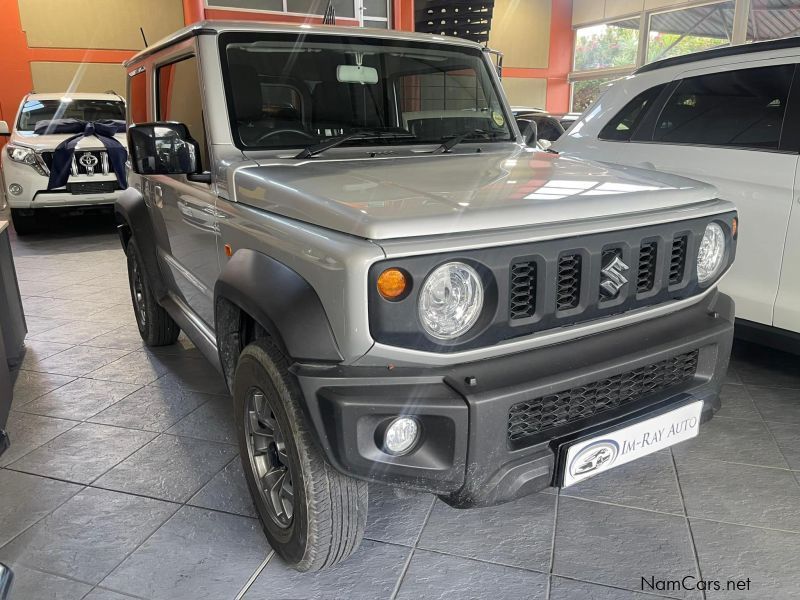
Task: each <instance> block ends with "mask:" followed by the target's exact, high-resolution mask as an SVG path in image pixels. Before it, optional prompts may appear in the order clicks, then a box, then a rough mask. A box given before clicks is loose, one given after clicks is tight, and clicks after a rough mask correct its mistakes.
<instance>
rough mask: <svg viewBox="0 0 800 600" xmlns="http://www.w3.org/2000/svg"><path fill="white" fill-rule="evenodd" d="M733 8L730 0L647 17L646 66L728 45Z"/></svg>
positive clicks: (731, 32) (732, 2) (731, 30)
mask: <svg viewBox="0 0 800 600" xmlns="http://www.w3.org/2000/svg"><path fill="white" fill-rule="evenodd" d="M734 8H735V3H734V1H733V0H729V1H728V2H718V3H716V4H706V5H703V6H693V7H690V8H682V9H679V10H671V11H668V12H660V13H654V14H652V15H650V26H649V28H648V33H647V60H646V62H653V61H654V60H661V59H663V58H670V57H673V56H682V55H684V54H689V53H690V52H699V51H701V50H708V49H710V48H716V47H717V46H727V45H729V44H730V42H731V35H732V34H733V16H734V15H733V13H734Z"/></svg>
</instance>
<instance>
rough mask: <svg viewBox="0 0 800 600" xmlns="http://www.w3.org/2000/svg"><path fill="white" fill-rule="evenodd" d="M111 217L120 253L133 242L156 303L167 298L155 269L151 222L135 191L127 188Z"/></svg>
mask: <svg viewBox="0 0 800 600" xmlns="http://www.w3.org/2000/svg"><path fill="white" fill-rule="evenodd" d="M114 217H115V219H116V221H117V229H118V231H119V238H120V242H121V243H122V250H123V251H127V249H128V248H127V246H128V240H130V238H131V237H133V238H135V239H136V245H137V246H138V247H139V252H140V254H141V256H142V261H143V262H144V264H143V265H142V267H143V268H144V271H145V274H146V276H147V280H148V282H149V283H150V287H151V289H152V291H153V294H154V295H155V297H156V299H157V300H163V299H164V298H165V297H166V295H167V289H168V288H167V286H166V285H165V283H164V280H163V278H162V276H161V269H160V268H159V266H158V255H157V250H156V249H157V247H158V244H157V242H156V236H155V231H154V229H153V222H152V221H151V220H150V212H149V211H148V209H147V204H145V201H144V196H142V194H141V192H140V191H139V190H137V189H135V188H132V187H129V188H127V189H126V190H125V191H124V192H122V194H120V196H119V197H118V198H117V200H116V202H114Z"/></svg>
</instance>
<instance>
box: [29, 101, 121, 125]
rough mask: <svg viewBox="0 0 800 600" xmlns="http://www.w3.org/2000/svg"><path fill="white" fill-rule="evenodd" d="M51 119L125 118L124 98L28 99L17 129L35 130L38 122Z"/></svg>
mask: <svg viewBox="0 0 800 600" xmlns="http://www.w3.org/2000/svg"><path fill="white" fill-rule="evenodd" d="M50 119H80V120H82V121H100V120H102V119H121V120H125V103H124V102H123V101H122V100H77V99H72V98H62V99H61V100H28V101H27V102H26V103H25V104H23V105H22V111H21V112H20V113H19V120H18V122H17V131H33V130H34V129H35V128H36V123H38V122H39V121H45V120H50Z"/></svg>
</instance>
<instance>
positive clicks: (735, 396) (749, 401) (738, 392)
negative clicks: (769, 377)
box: [717, 385, 761, 421]
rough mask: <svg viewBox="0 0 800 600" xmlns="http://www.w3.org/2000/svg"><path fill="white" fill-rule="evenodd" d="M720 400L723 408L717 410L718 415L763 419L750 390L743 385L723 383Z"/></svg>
mask: <svg viewBox="0 0 800 600" xmlns="http://www.w3.org/2000/svg"><path fill="white" fill-rule="evenodd" d="M720 400H721V401H722V408H721V409H720V410H719V411H718V412H717V416H718V417H729V418H733V419H755V420H756V421H760V420H761V415H760V414H759V412H758V411H757V410H756V405H755V404H754V403H753V398H752V397H751V396H750V392H748V391H747V388H746V387H745V386H743V385H723V386H722V391H721V392H720Z"/></svg>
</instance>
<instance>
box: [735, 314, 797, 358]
mask: <svg viewBox="0 0 800 600" xmlns="http://www.w3.org/2000/svg"><path fill="white" fill-rule="evenodd" d="M734 336H735V337H736V339H738V340H742V341H745V342H752V343H753V344H759V345H761V346H769V347H770V348H775V349H777V350H782V351H783V352H789V353H791V354H799V355H800V333H798V332H796V331H789V330H788V329H781V328H780V327H773V326H771V325H764V324H763V323H756V322H755V321H747V320H745V319H736V329H735V333H734Z"/></svg>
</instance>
